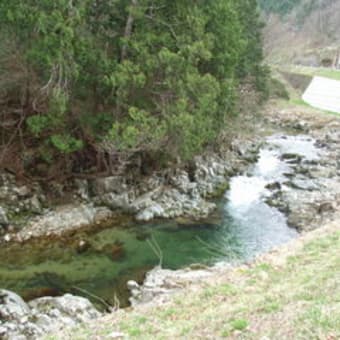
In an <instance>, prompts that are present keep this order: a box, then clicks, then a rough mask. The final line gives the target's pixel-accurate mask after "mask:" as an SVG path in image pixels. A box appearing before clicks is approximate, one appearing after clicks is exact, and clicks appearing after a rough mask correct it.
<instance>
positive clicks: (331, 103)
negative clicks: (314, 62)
mask: <svg viewBox="0 0 340 340" xmlns="http://www.w3.org/2000/svg"><path fill="white" fill-rule="evenodd" d="M302 99H303V100H304V101H305V102H306V103H308V104H309V105H311V106H313V107H316V108H318V109H322V110H327V111H332V112H337V113H340V81H338V80H333V79H329V78H324V77H314V78H313V80H312V82H311V83H310V84H309V86H308V88H307V90H306V91H305V93H304V94H303V96H302Z"/></svg>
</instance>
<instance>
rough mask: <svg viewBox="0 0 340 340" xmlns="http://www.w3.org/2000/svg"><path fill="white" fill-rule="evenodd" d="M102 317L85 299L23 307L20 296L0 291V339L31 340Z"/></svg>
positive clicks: (41, 301)
mask: <svg viewBox="0 0 340 340" xmlns="http://www.w3.org/2000/svg"><path fill="white" fill-rule="evenodd" d="M99 316H101V313H99V312H98V311H97V310H96V309H95V308H94V307H93V305H92V304H91V302H90V301H88V300H87V299H85V298H82V297H78V296H73V295H70V294H66V295H64V296H61V297H44V298H39V299H36V300H33V301H31V302H30V303H28V304H27V303H25V302H24V301H23V300H22V298H21V297H20V296H18V295H17V294H15V293H13V292H10V291H8V290H4V289H2V290H0V317H1V318H0V338H1V339H4V340H12V339H18V340H19V339H20V340H28V339H29V340H31V339H32V340H33V339H38V338H40V337H42V336H43V335H44V334H47V333H51V332H56V331H59V330H61V329H64V328H65V327H74V326H77V325H79V324H82V323H86V322H89V321H90V320H93V319H96V318H98V317H99Z"/></svg>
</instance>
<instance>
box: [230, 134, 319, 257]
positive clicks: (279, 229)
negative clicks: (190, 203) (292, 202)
mask: <svg viewBox="0 0 340 340" xmlns="http://www.w3.org/2000/svg"><path fill="white" fill-rule="evenodd" d="M282 154H294V155H298V156H301V157H302V158H303V159H305V160H315V159H317V158H318V156H317V151H316V148H315V146H314V141H313V140H311V139H309V138H307V137H303V136H291V137H280V136H274V137H271V138H269V139H268V143H267V145H266V146H265V147H264V148H263V149H262V150H260V154H259V159H258V161H257V163H256V164H255V165H254V167H253V169H252V170H251V171H250V173H249V174H248V175H243V176H237V177H234V178H233V179H232V180H231V183H230V190H229V191H228V192H227V193H226V197H227V199H228V202H227V204H226V205H225V213H226V215H228V216H230V217H231V220H232V221H233V223H232V226H231V227H229V228H230V232H231V233H232V234H233V235H234V238H235V239H236V240H239V241H240V242H239V243H240V244H242V248H243V251H245V252H246V253H247V254H249V256H253V255H254V254H259V253H263V252H265V251H268V250H270V249H271V248H273V247H274V246H277V245H280V244H283V243H285V242H287V241H289V240H290V239H292V238H294V237H296V236H297V231H296V230H295V229H292V228H289V227H288V225H287V221H286V217H285V216H284V215H283V214H282V213H281V212H280V211H279V210H277V209H276V208H273V207H270V206H269V205H268V204H266V203H265V200H266V197H268V196H269V195H270V191H269V190H268V189H267V188H266V187H267V185H269V184H273V183H280V185H283V187H284V183H285V181H287V177H286V175H287V174H291V173H292V165H290V164H289V163H288V162H286V161H284V160H281V156H282Z"/></svg>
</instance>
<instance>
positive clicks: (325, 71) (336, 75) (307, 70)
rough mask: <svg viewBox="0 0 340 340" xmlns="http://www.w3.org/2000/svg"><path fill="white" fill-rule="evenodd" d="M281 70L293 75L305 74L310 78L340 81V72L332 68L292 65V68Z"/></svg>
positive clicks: (286, 67)
mask: <svg viewBox="0 0 340 340" xmlns="http://www.w3.org/2000/svg"><path fill="white" fill-rule="evenodd" d="M280 69H282V70H285V71H287V72H292V73H299V74H305V75H309V76H319V77H325V78H330V79H335V80H340V70H335V69H332V68H326V67H307V66H299V65H292V66H284V67H280Z"/></svg>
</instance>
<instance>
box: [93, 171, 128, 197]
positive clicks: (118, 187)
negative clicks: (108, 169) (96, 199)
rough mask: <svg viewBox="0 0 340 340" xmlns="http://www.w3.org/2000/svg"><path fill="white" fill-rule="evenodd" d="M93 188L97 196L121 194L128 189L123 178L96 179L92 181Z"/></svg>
mask: <svg viewBox="0 0 340 340" xmlns="http://www.w3.org/2000/svg"><path fill="white" fill-rule="evenodd" d="M91 187H92V191H93V193H94V194H95V195H96V196H101V195H105V194H108V193H116V194H120V193H122V192H124V191H125V190H126V189H127V185H126V181H125V179H124V177H122V176H110V177H103V178H96V179H95V180H93V181H92V183H91Z"/></svg>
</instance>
